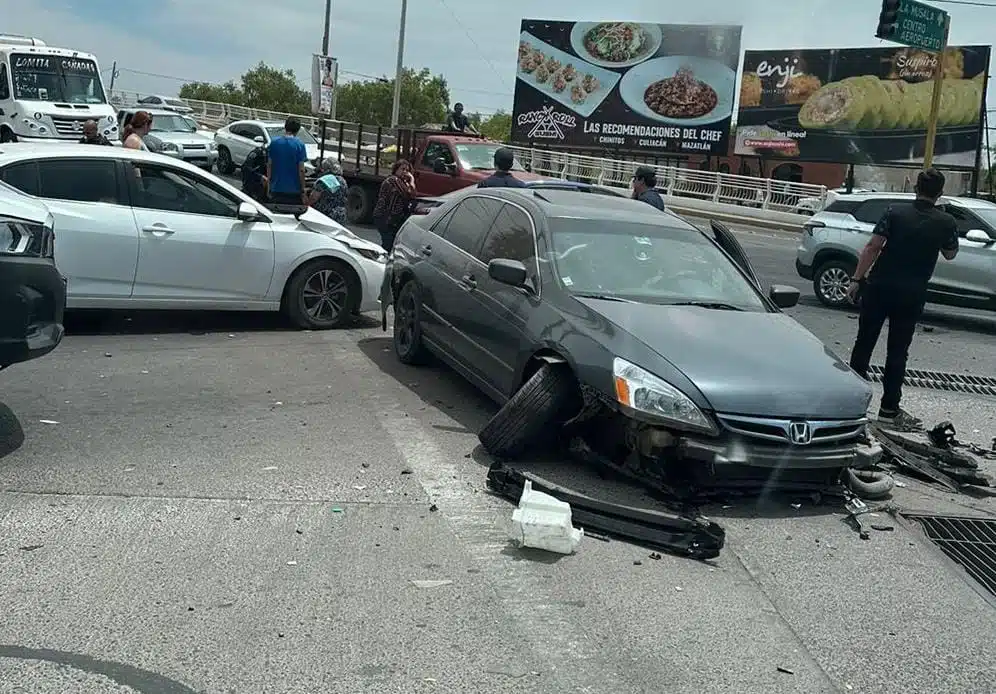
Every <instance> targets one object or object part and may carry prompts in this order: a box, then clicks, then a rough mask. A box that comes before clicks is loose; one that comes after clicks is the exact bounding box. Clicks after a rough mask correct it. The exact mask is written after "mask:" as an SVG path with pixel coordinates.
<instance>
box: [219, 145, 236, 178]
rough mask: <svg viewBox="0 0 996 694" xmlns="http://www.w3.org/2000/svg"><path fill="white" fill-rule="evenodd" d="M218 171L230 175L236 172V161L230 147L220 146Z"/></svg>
mask: <svg viewBox="0 0 996 694" xmlns="http://www.w3.org/2000/svg"><path fill="white" fill-rule="evenodd" d="M218 173H220V174H223V175H225V176H228V175H230V174H233V173H235V162H234V161H232V153H231V152H229V151H228V147H219V148H218Z"/></svg>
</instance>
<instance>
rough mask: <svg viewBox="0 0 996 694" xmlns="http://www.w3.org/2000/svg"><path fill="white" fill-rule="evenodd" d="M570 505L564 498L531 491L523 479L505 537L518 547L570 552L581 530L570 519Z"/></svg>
mask: <svg viewBox="0 0 996 694" xmlns="http://www.w3.org/2000/svg"><path fill="white" fill-rule="evenodd" d="M571 520H572V519H571V505H570V504H569V503H567V502H565V501H560V500H559V499H557V498H555V497H553V496H551V495H549V494H546V493H544V492H537V491H535V490H533V483H532V481H531V480H528V479H527V480H526V481H525V482H524V483H523V486H522V495H521V496H520V497H519V507H518V508H517V509H515V510H514V511H512V526H511V528H510V530H509V539H510V540H511V541H512V542H513V543H514V544H515V545H516V546H518V547H531V548H533V549H542V550H546V551H547V552H555V553H557V554H574V552H576V551H577V549H578V546H579V545H580V544H581V539H582V538H583V537H584V530H579V529H576V528H575V527H574V525H573V524H572V522H571Z"/></svg>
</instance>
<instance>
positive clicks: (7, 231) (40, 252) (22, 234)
mask: <svg viewBox="0 0 996 694" xmlns="http://www.w3.org/2000/svg"><path fill="white" fill-rule="evenodd" d="M0 254H4V255H22V256H28V257H32V258H52V257H54V256H55V232H54V231H53V225H52V221H51V220H49V221H48V222H47V223H46V224H35V223H34V222H25V221H23V220H20V219H11V218H9V217H0Z"/></svg>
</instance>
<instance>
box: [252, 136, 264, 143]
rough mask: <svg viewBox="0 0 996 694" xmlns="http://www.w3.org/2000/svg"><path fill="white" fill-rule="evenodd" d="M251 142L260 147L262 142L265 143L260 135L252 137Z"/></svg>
mask: <svg viewBox="0 0 996 694" xmlns="http://www.w3.org/2000/svg"><path fill="white" fill-rule="evenodd" d="M252 141H253V142H255V143H256V144H257V145H261V144H263V143H264V142H266V140H264V139H263V136H262V135H257V136H256V137H254V138H253V139H252Z"/></svg>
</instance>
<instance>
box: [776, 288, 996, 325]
mask: <svg viewBox="0 0 996 694" xmlns="http://www.w3.org/2000/svg"><path fill="white" fill-rule="evenodd" d="M799 306H805V307H807V308H818V309H822V310H824V311H830V312H832V313H833V314H834V315H838V316H839V315H848V316H850V317H852V318H855V319H856V318H857V317H858V309H857V308H856V307H848V308H831V307H829V306H824V305H823V304H821V303H820V301H819V299H817V298H816V296H815V295H813V294H803V295H802V296H801V297H800V298H799ZM789 313H791V309H790V310H789ZM920 325H921V326H926V327H928V328H933V327H937V328H947V329H948V330H958V331H962V332H971V333H978V334H980V335H996V313H989V312H985V311H973V310H972V309H960V308H947V307H945V306H939V305H938V304H927V308H926V309H925V310H924V313H923V318H922V319H921V320H920ZM921 329H922V328H921ZM855 330H857V328H856V327H855Z"/></svg>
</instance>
